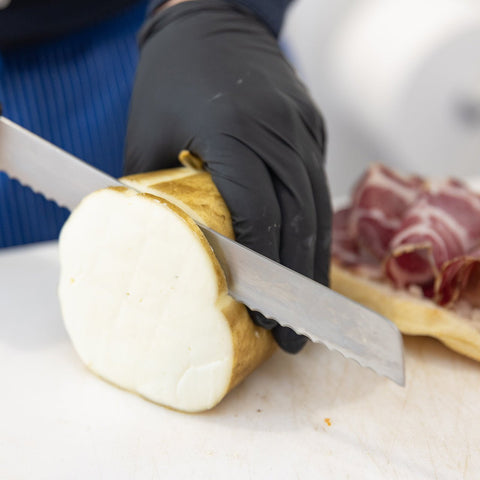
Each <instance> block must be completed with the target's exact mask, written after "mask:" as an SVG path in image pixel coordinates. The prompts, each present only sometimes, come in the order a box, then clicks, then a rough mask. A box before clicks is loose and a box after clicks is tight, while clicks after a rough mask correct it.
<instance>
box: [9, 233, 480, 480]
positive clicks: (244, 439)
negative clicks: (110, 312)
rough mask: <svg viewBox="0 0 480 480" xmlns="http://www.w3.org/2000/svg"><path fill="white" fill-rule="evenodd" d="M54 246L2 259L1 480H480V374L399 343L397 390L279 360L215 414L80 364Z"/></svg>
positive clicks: (330, 365) (440, 349) (345, 365)
mask: <svg viewBox="0 0 480 480" xmlns="http://www.w3.org/2000/svg"><path fill="white" fill-rule="evenodd" d="M57 275H58V261H57V246H56V244H55V243H46V244H39V245H35V246H29V247H21V248H13V249H8V250H4V251H1V252H0V308H1V310H0V311H1V320H0V381H1V395H0V479H2V480H3V479H35V480H40V479H48V480H54V479H61V480H68V479H79V480H80V479H81V480H84V479H114V480H121V479H157V478H158V479H162V480H163V479H170V478H171V479H189V480H190V479H198V478H200V479H204V478H206V479H209V478H212V479H218V478H225V477H226V478H228V479H229V480H232V479H246V478H249V479H261V480H264V479H270V478H271V479H295V478H299V479H336V478H340V479H345V478H351V479H357V478H359V479H401V480H407V479H445V480H452V479H478V478H479V475H480V474H479V472H480V419H479V414H480V364H479V363H476V362H474V361H471V360H468V359H467V358H464V357H462V356H460V355H457V354H455V353H453V352H451V351H449V350H448V349H447V348H445V347H444V346H442V345H441V344H440V343H438V342H437V341H435V340H432V339H428V338H405V356H406V375H407V384H406V387H405V388H401V387H398V386H397V385H395V384H394V383H392V382H391V381H389V380H387V379H384V378H382V377H379V376H377V375H375V374H374V373H373V372H371V371H370V370H367V369H364V368H361V367H360V366H358V365H357V364H356V363H354V362H353V361H350V360H346V359H344V358H343V357H342V356H341V355H340V354H337V353H334V352H330V351H328V350H327V349H326V348H324V347H322V346H320V345H313V344H309V345H308V346H307V348H306V349H305V350H304V351H303V352H302V353H301V354H299V355H296V356H290V355H287V354H285V353H282V352H278V353H277V354H275V355H274V357H273V358H271V359H270V360H269V361H268V362H267V363H265V364H264V365H263V366H262V367H261V368H259V369H258V370H257V371H256V372H254V373H253V374H252V375H251V376H250V377H249V378H248V379H247V380H246V381H245V382H244V383H243V384H242V385H240V386H239V387H237V388H236V389H235V390H234V391H233V392H231V393H230V394H229V395H228V396H227V397H226V398H225V400H224V401H223V402H222V403H221V404H220V405H219V406H218V407H216V408H215V409H213V410H212V411H210V412H208V413H205V414H200V415H189V414H181V413H178V412H174V411H171V410H168V409H165V408H162V407H160V406H157V405H154V404H152V403H149V402H147V401H145V400H143V399H141V398H139V397H137V396H135V395H132V394H130V393H127V392H125V391H122V390H120V389H118V388H116V387H114V386H112V385H110V384H108V383H106V382H104V381H102V380H100V379H98V378H97V377H95V376H94V375H93V374H91V373H90V372H89V371H87V370H86V369H85V368H84V366H83V365H82V364H81V363H80V361H79V359H78V358H77V356H76V354H75V352H74V351H73V349H72V347H71V345H70V343H69V340H68V337H67V335H66V332H65V330H64V328H63V326H62V322H61V317H60V313H59V309H58V305H57V299H56V283H57Z"/></svg>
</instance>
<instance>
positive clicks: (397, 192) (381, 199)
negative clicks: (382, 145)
mask: <svg viewBox="0 0 480 480" xmlns="http://www.w3.org/2000/svg"><path fill="white" fill-rule="evenodd" d="M423 184H424V181H423V179H422V178H420V177H416V176H411V177H404V176H401V175H399V174H397V173H396V172H394V171H393V170H390V169H388V168H386V167H385V166H383V165H380V164H375V165H372V166H371V167H370V168H369V170H368V171H367V172H366V173H365V174H364V176H363V177H362V178H361V179H360V181H359V182H358V183H357V185H356V187H355V189H354V192H353V197H352V208H351V213H350V217H349V227H348V228H349V234H350V236H351V237H352V238H355V239H356V242H357V243H358V248H359V249H360V250H361V251H362V250H366V251H368V252H369V253H370V254H371V255H373V256H374V257H375V258H376V259H377V260H379V261H381V260H382V259H383V258H384V257H385V255H386V254H387V253H388V248H389V244H390V241H391V239H392V237H393V235H394V234H395V232H396V231H397V230H398V228H399V227H400V225H401V222H402V218H403V215H404V213H405V211H406V209H407V208H408V206H409V205H411V204H412V202H413V201H414V200H415V199H416V198H417V197H418V195H419V194H420V193H421V191H422V186H423Z"/></svg>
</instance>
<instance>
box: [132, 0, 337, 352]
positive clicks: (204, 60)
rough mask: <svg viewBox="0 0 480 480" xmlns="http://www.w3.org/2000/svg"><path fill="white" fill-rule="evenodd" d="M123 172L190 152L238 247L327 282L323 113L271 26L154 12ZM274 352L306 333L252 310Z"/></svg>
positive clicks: (145, 35) (226, 15)
mask: <svg viewBox="0 0 480 480" xmlns="http://www.w3.org/2000/svg"><path fill="white" fill-rule="evenodd" d="M140 43H141V58H140V62H139V66H138V71H137V76H136V81H135V88H134V92H133V96H132V103H131V111H130V118H129V126H128V133H127V144H126V163H125V167H126V168H125V169H126V173H127V174H130V173H137V172H141V171H149V170H155V169H160V168H168V167H173V166H177V165H178V161H177V156H178V154H179V152H180V151H182V150H190V151H191V152H192V153H193V154H195V155H196V156H198V157H200V158H201V159H202V160H203V161H204V166H205V168H206V170H207V171H208V172H210V173H211V175H212V178H213V181H214V182H215V184H216V186H217V188H218V189H219V191H220V193H221V195H222V196H223V198H224V199H225V201H226V203H227V205H228V207H229V209H230V212H231V214H232V220H233V224H234V229H235V234H236V239H237V241H238V242H240V243H242V244H244V245H246V246H248V247H250V248H252V249H253V250H256V251H258V252H260V253H261V254H263V255H265V256H267V257H269V258H271V259H273V260H275V261H278V262H281V263H282V264H284V265H286V266H288V267H290V268H292V269H294V270H296V271H298V272H301V273H303V274H304V275H307V276H309V277H311V278H314V279H315V280H317V281H319V282H321V283H323V284H328V266H329V252H330V225H331V208H330V200H329V193H328V188H327V182H326V176H325V171H324V155H325V133H324V127H323V121H322V118H321V116H320V114H319V112H318V111H317V109H316V108H315V106H314V104H313V103H312V101H311V99H310V97H309V94H308V92H307V90H306V89H305V87H304V85H303V84H302V83H301V82H300V80H299V79H298V77H297V76H296V74H295V71H294V70H293V68H292V67H291V66H290V65H289V64H288V62H287V61H286V60H285V58H284V57H283V55H282V53H281V51H280V48H279V46H278V43H277V40H276V38H275V36H274V34H273V33H272V31H271V30H270V29H269V28H268V27H267V26H266V25H265V24H264V23H263V22H262V21H261V20H260V19H259V18H258V17H257V16H256V15H255V14H253V13H252V12H251V11H250V10H248V9H245V8H244V7H239V6H237V5H233V4H231V3H230V2H226V1H224V0H189V1H185V2H182V3H180V4H177V5H173V6H170V7H169V8H166V9H161V10H160V11H156V12H155V13H153V15H152V16H151V18H150V19H149V20H148V21H147V23H146V25H145V27H144V29H143V31H142V32H141V35H140ZM253 317H254V320H255V321H256V322H257V323H259V324H260V325H262V326H264V327H266V328H273V335H274V337H275V339H276V340H277V342H278V343H279V345H280V346H281V347H282V348H283V349H285V350H287V351H289V352H297V351H299V350H300V349H301V348H302V347H303V345H304V344H305V342H306V338H305V337H302V336H298V335H296V334H295V333H294V332H293V331H292V330H290V329H288V328H284V327H280V326H277V325H276V323H275V322H272V321H270V320H268V319H265V318H264V317H262V316H261V315H259V314H257V313H255V314H254V315H253Z"/></svg>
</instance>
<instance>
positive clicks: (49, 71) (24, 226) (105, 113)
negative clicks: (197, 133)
mask: <svg viewBox="0 0 480 480" xmlns="http://www.w3.org/2000/svg"><path fill="white" fill-rule="evenodd" d="M146 7H147V2H146V0H145V1H141V2H138V3H137V4H136V5H134V6H132V7H130V8H129V9H128V10H127V11H126V12H125V13H123V14H122V15H120V16H116V17H115V18H112V19H110V20H108V21H104V22H102V23H100V24H98V25H96V26H93V27H90V28H89V29H86V30H84V31H82V32H78V33H74V34H71V35H68V36H66V37H62V39H61V40H60V41H56V42H42V43H40V44H38V45H34V46H30V47H24V48H20V49H16V50H14V51H9V52H3V53H0V100H1V101H2V104H3V114H4V115H5V116H6V117H8V118H10V119H11V120H13V121H15V122H17V123H19V124H21V125H23V126H24V127H25V128H27V129H28V130H31V131H33V132H35V133H36V134H38V135H40V136H41V137H43V138H46V139H47V140H49V141H51V142H52V143H54V144H55V145H58V146H59V147H61V148H63V149H65V150H67V151H68V152H70V153H73V154H74V155H76V156H78V157H80V158H81V159H83V160H85V161H87V162H88V163H90V164H91V165H93V166H95V167H97V168H99V169H101V170H104V171H106V172H107V173H109V174H111V175H113V176H120V175H121V174H122V167H123V147H124V139H125V135H126V128H127V116H128V103H129V100H130V95H131V90H132V85H133V79H134V75H135V70H136V66H137V61H138V45H137V33H138V30H139V28H140V26H141V24H142V23H143V21H144V18H145V11H146ZM67 216H68V211H67V210H66V209H63V208H60V207H58V206H57V205H56V204H55V203H54V202H52V201H48V200H46V199H45V198H43V197H42V196H41V195H40V194H37V193H34V192H33V191H32V190H30V189H29V188H26V187H22V186H21V185H20V184H19V183H18V182H16V181H13V180H10V179H9V178H8V177H7V176H6V175H5V174H4V173H3V172H0V248H2V247H9V246H13V245H18V244H24V243H31V242H38V241H44V240H53V239H55V238H57V236H58V233H59V231H60V229H61V227H62V225H63V223H64V222H65V220H66V218H67Z"/></svg>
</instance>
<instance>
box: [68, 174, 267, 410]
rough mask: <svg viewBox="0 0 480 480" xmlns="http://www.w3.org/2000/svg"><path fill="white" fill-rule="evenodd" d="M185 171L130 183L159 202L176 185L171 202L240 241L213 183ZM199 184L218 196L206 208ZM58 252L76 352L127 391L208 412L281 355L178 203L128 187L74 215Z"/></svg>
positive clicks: (91, 199) (95, 197)
mask: <svg viewBox="0 0 480 480" xmlns="http://www.w3.org/2000/svg"><path fill="white" fill-rule="evenodd" d="M176 170H177V171H170V172H165V173H164V174H163V175H164V176H163V177H162V174H158V173H153V174H151V175H149V174H143V175H141V176H139V177H138V178H139V179H140V180H141V182H139V181H137V182H135V177H129V179H130V180H129V181H130V182H131V183H132V184H133V183H136V186H137V188H139V185H140V184H141V183H142V182H143V189H145V190H148V191H150V192H156V193H159V189H158V188H156V187H155V185H157V184H159V183H165V185H166V186H167V187H168V188H170V189H172V188H173V187H172V183H173V184H174V185H175V189H176V190H177V195H174V194H172V193H171V194H170V198H171V199H173V200H175V201H177V203H178V204H180V205H183V206H187V207H188V205H186V204H185V203H184V202H183V201H181V200H176V198H177V197H178V196H179V197H182V196H183V197H184V200H185V199H187V203H188V198H190V197H191V198H190V206H189V207H188V208H189V209H190V210H191V212H192V213H193V214H195V215H196V216H198V217H201V218H202V221H203V222H204V223H205V224H207V225H209V226H212V228H213V225H212V224H215V226H216V228H217V229H218V230H220V232H221V233H223V234H227V235H230V236H231V235H232V227H231V220H230V216H229V213H228V210H227V209H226V206H225V204H224V203H223V200H222V199H221V197H220V195H219V194H218V191H216V189H215V187H214V185H213V182H212V181H211V179H210V177H209V175H208V174H205V173H203V172H198V173H197V172H195V171H193V170H190V169H184V168H181V169H176ZM159 176H160V177H162V178H163V180H164V181H163V182H162V181H160V178H159ZM148 178H151V179H152V180H153V181H152V182H151V183H150V182H149V181H148ZM195 178H197V180H198V179H199V178H200V179H201V180H200V184H203V185H204V187H203V189H204V190H205V188H206V187H205V185H208V189H207V190H211V191H212V192H214V193H215V192H216V194H215V195H213V197H212V196H208V195H207V196H205V197H203V200H198V199H199V198H200V197H199V196H198V195H196V194H195V189H193V190H192V189H190V188H189V187H191V183H192V181H193V180H194V179H195ZM185 179H188V181H187V186H184V187H182V186H181V184H182V182H184V181H185ZM194 183H195V182H194ZM199 190H200V191H201V190H202V189H199ZM179 192H180V193H179ZM212 198H215V199H216V200H215V201H213V200H212ZM192 199H195V200H192ZM196 202H198V203H199V204H200V205H201V207H202V208H198V207H197V206H196V205H195V203H196ZM196 211H200V214H198V213H195V212H196ZM222 218H223V225H224V226H223V227H221V226H220V227H219V225H220V224H221V223H222V222H220V221H219V219H222ZM211 219H213V222H212V221H211ZM59 248H60V265H61V276H60V283H59V298H60V304H61V308H62V314H63V318H64V322H65V326H66V329H67V331H68V333H69V335H70V338H71V340H72V343H73V345H74V347H75V349H76V351H77V352H78V354H79V356H80V358H81V359H82V361H83V362H84V363H85V365H87V367H88V368H90V369H91V370H92V371H93V372H95V373H96V374H98V375H99V376H100V377H102V378H104V379H106V380H108V381H110V382H112V383H114V384H115V385H118V386H119V387H122V388H124V389H127V390H130V391H132V392H135V393H137V394H139V395H141V396H143V397H145V398H147V399H149V400H151V401H153V402H156V403H159V404H162V405H165V406H168V407H171V408H174V409H178V410H182V411H186V412H199V411H203V410H207V409H210V408H212V407H213V406H215V405H216V404H217V403H218V402H219V401H220V400H221V399H222V398H223V397H224V396H225V395H226V393H227V392H228V391H229V390H231V389H232V388H233V387H234V386H235V385H237V384H238V383H239V382H240V381H241V380H243V379H244V378H245V377H246V376H247V375H248V374H249V373H250V372H251V371H253V370H254V369H255V368H256V367H257V366H258V365H259V364H260V363H262V362H263V361H264V360H265V359H266V358H268V357H269V356H270V355H271V353H272V352H273V351H274V349H275V345H274V341H273V339H272V337H271V334H270V333H269V332H267V331H266V330H264V329H261V328H259V327H256V326H255V325H254V324H253V322H252V321H251V319H250V317H249V315H248V313H247V311H246V309H245V307H244V306H243V305H241V304H239V303H238V302H236V301H234V300H233V299H232V298H231V297H230V296H229V295H228V291H227V285H226V281H225V276H224V274H223V272H222V270H221V268H220V266H219V264H218V261H217V260H216V258H215V256H214V254H213V251H212V249H211V247H210V246H209V244H208V242H207V241H206V239H205V237H204V236H203V234H202V233H201V231H200V229H199V228H198V227H197V225H196V224H195V223H194V221H193V220H192V219H191V218H190V216H189V215H187V214H186V213H185V212H184V211H183V210H181V209H180V208H179V207H178V206H175V205H173V204H172V203H171V202H170V201H169V200H166V199H164V198H159V197H158V196H154V195H152V194H150V193H145V194H139V193H137V192H135V191H133V190H131V189H129V188H122V187H120V188H108V189H104V190H100V191H98V192H95V193H93V194H91V195H89V196H88V197H86V198H85V199H84V200H83V201H82V202H81V204H80V205H79V207H78V208H77V209H76V210H75V211H74V212H73V213H72V215H71V216H70V218H69V220H68V221H67V223H66V224H65V226H64V228H63V230H62V232H61V236H60V242H59Z"/></svg>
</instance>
